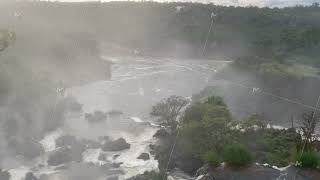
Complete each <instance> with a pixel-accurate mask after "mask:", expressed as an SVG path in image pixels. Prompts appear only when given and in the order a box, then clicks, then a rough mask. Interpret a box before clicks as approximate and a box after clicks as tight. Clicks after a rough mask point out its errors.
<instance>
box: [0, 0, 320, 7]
mask: <svg viewBox="0 0 320 180" xmlns="http://www.w3.org/2000/svg"><path fill="white" fill-rule="evenodd" d="M0 1H1V0H0ZM52 1H57V0H52ZM58 1H65V2H81V1H99V0H58ZM100 1H102V2H107V1H112V0H100ZM118 1H119V0H118ZM124 1H127V0H124ZM154 1H159V2H170V1H173V2H174V1H175V2H176V1H180V2H190V1H193V2H202V3H210V2H212V3H214V4H217V5H227V6H229V5H233V6H250V5H252V6H259V7H264V6H269V7H275V6H277V7H284V6H295V5H310V4H312V3H314V2H318V3H320V0H154Z"/></svg>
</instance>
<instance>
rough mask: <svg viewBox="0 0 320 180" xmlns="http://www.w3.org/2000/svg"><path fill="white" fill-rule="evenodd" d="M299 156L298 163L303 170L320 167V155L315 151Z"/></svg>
mask: <svg viewBox="0 0 320 180" xmlns="http://www.w3.org/2000/svg"><path fill="white" fill-rule="evenodd" d="M297 156H298V157H297V162H299V164H300V165H301V167H303V168H317V167H318V166H319V165H320V164H319V163H320V157H319V154H318V153H317V152H315V151H306V152H304V153H302V154H301V155H300V154H299V155H297Z"/></svg>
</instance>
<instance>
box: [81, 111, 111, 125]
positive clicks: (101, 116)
mask: <svg viewBox="0 0 320 180" xmlns="http://www.w3.org/2000/svg"><path fill="white" fill-rule="evenodd" d="M107 114H108V113H104V112H102V111H95V112H94V113H92V114H90V113H86V114H85V115H84V116H85V119H86V120H87V121H89V122H91V123H98V122H102V121H105V120H106V119H107Z"/></svg>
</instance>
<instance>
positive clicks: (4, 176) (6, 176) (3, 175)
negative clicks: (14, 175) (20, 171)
mask: <svg viewBox="0 0 320 180" xmlns="http://www.w3.org/2000/svg"><path fill="white" fill-rule="evenodd" d="M10 177H11V175H10V173H9V172H8V171H3V170H2V169H0V179H1V180H10Z"/></svg>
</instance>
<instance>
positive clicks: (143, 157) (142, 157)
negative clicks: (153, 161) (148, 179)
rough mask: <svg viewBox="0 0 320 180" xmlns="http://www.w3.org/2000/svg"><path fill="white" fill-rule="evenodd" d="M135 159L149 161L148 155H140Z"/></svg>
mask: <svg viewBox="0 0 320 180" xmlns="http://www.w3.org/2000/svg"><path fill="white" fill-rule="evenodd" d="M137 159H142V160H145V161H146V160H149V159H150V155H149V154H148V153H141V154H140V156H138V157H137Z"/></svg>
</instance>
